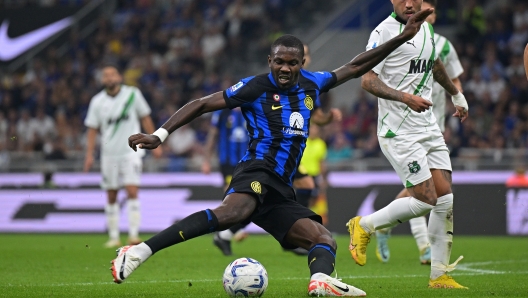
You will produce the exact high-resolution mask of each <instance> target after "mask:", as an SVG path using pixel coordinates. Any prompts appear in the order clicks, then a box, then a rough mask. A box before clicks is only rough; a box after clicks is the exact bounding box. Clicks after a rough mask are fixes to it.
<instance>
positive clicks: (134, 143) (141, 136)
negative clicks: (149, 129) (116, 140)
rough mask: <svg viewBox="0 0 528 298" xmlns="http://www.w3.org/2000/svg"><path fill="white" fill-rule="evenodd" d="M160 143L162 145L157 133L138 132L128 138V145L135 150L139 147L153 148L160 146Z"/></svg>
mask: <svg viewBox="0 0 528 298" xmlns="http://www.w3.org/2000/svg"><path fill="white" fill-rule="evenodd" d="M159 145H161V140H160V138H158V136H155V135H150V134H145V133H137V134H135V135H131V136H130V137H129V138H128V146H130V148H132V150H134V151H137V148H141V149H149V150H152V149H156V148H158V146H159Z"/></svg>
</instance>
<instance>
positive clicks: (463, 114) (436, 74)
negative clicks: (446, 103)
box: [433, 58, 469, 122]
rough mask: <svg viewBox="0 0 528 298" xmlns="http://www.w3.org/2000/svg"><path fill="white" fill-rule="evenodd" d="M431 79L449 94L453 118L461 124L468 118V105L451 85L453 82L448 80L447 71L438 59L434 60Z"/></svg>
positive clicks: (460, 93)
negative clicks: (456, 118)
mask: <svg viewBox="0 0 528 298" xmlns="http://www.w3.org/2000/svg"><path fill="white" fill-rule="evenodd" d="M433 78H434V79H435V81H437V82H438V83H439V84H440V85H441V86H442V87H443V88H444V89H445V90H446V91H447V92H448V93H449V94H451V96H452V99H453V104H454V105H455V108H456V112H455V114H453V116H455V117H458V118H460V120H461V121H462V122H464V120H466V118H467V117H468V109H469V107H468V104H467V101H466V98H465V97H464V95H463V94H462V92H460V91H459V90H458V88H457V87H456V86H455V84H453V81H452V80H451V79H450V78H449V75H448V74H447V71H446V70H445V67H444V64H443V63H442V61H441V60H440V58H438V59H436V61H435V64H434V67H433Z"/></svg>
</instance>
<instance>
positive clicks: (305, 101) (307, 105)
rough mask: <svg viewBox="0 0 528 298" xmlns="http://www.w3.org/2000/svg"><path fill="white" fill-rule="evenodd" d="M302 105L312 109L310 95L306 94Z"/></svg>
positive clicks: (312, 104)
mask: <svg viewBox="0 0 528 298" xmlns="http://www.w3.org/2000/svg"><path fill="white" fill-rule="evenodd" d="M304 105H305V106H306V107H307V108H308V110H310V111H311V110H313V108H314V103H313V99H312V98H311V97H310V95H308V94H307V95H306V97H305V98H304Z"/></svg>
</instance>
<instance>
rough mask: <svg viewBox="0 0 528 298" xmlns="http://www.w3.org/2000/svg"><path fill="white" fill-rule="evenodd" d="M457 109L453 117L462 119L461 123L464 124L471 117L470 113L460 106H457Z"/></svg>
mask: <svg viewBox="0 0 528 298" xmlns="http://www.w3.org/2000/svg"><path fill="white" fill-rule="evenodd" d="M455 108H456V112H455V113H454V114H453V117H458V118H460V122H464V120H466V119H467V117H468V116H469V111H468V110H466V108H464V107H460V106H455Z"/></svg>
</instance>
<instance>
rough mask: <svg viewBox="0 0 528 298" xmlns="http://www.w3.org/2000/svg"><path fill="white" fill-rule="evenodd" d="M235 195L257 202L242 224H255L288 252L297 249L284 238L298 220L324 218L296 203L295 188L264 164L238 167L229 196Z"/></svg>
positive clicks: (244, 164) (255, 163)
mask: <svg viewBox="0 0 528 298" xmlns="http://www.w3.org/2000/svg"><path fill="white" fill-rule="evenodd" d="M232 193H247V194H250V195H252V196H253V197H254V198H255V199H257V201H258V206H257V208H256V209H255V211H254V212H253V214H252V215H251V216H250V218H248V219H247V220H246V221H245V222H243V223H249V222H254V223H255V224H256V225H257V226H259V227H261V228H262V229H264V230H265V231H266V232H268V233H270V234H271V235H272V236H273V237H274V238H275V239H276V240H277V241H278V242H279V243H280V244H281V245H282V247H284V248H287V249H289V248H296V246H295V245H292V244H290V243H288V242H287V241H286V240H285V239H284V238H285V237H286V234H288V231H289V230H290V228H291V227H292V226H293V224H294V223H295V222H296V221H297V220H299V219H302V218H310V219H311V220H314V221H316V222H318V223H320V224H322V222H323V220H322V218H321V216H319V215H317V214H315V213H314V212H313V211H312V210H310V209H308V208H306V207H304V206H302V205H301V204H299V203H297V201H296V199H295V191H294V190H293V188H292V187H291V186H290V185H288V184H287V183H286V182H285V181H284V180H282V179H281V178H280V177H279V176H278V175H277V174H276V173H275V172H274V171H273V170H270V169H268V168H267V167H266V164H265V162H264V161H261V160H250V161H246V162H242V163H239V164H238V165H237V167H236V168H235V172H234V174H233V179H232V180H231V184H230V185H229V187H228V188H227V191H226V196H227V195H229V194H232Z"/></svg>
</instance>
